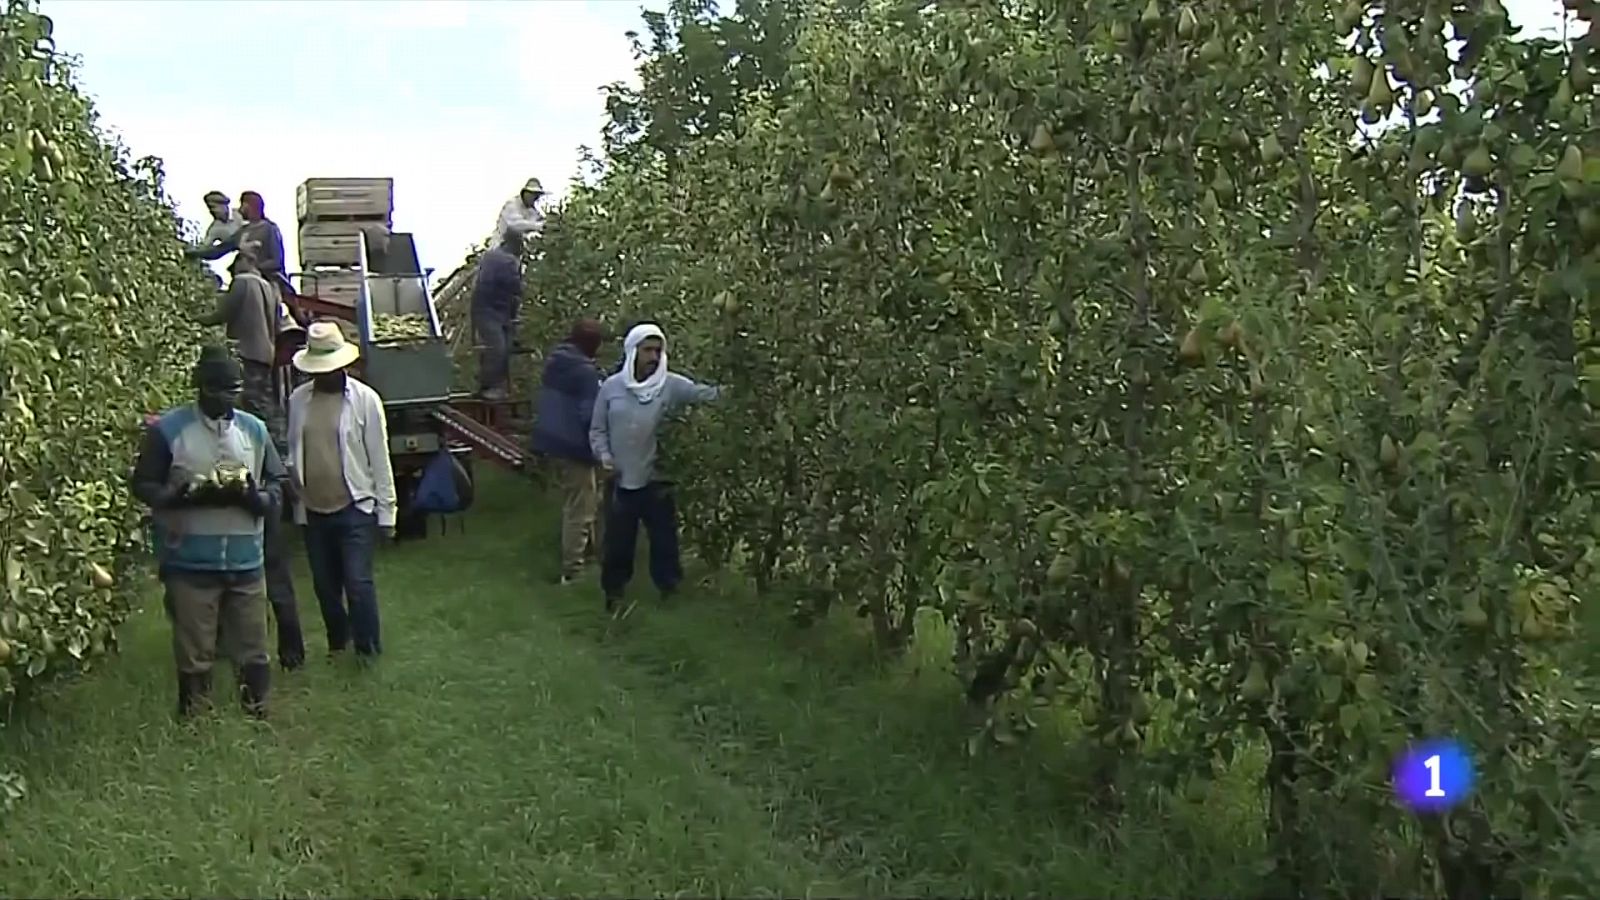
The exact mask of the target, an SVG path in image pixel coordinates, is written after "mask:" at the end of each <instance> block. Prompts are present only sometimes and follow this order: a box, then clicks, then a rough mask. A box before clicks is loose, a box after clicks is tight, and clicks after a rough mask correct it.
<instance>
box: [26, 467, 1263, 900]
mask: <svg viewBox="0 0 1600 900" xmlns="http://www.w3.org/2000/svg"><path fill="white" fill-rule="evenodd" d="M485 485H486V487H487V489H486V490H481V491H480V492H479V504H480V508H479V509H478V510H475V511H474V513H473V514H472V515H471V516H469V517H468V519H467V528H466V533H465V534H464V535H458V534H456V533H454V531H452V533H451V534H450V535H448V536H446V537H433V538H430V539H429V540H428V541H427V542H425V543H423V544H417V545H409V546H402V547H399V548H394V549H393V550H390V551H387V552H386V553H385V554H384V556H383V557H382V558H381V560H380V565H379V573H378V574H379V590H380V596H381V598H382V603H383V615H384V630H385V636H384V642H385V649H386V658H385V659H384V661H383V662H382V663H381V665H380V666H379V667H377V668H376V669H374V670H372V671H357V670H354V669H346V668H344V667H342V666H334V665H332V664H330V663H328V662H326V661H325V660H323V659H322V658H321V655H320V654H321V650H322V647H323V642H322V638H321V634H320V628H319V627H317V622H318V618H317V614H316V612H315V603H314V601H313V599H312V597H311V592H310V590H309V586H308V584H307V583H306V580H305V579H304V578H302V579H301V584H302V591H301V593H302V596H301V610H302V616H303V617H305V619H306V621H307V627H308V643H309V644H310V650H311V655H312V657H313V658H312V662H311V664H310V665H309V666H308V667H307V670H306V671H304V672H301V673H296V674H294V675H290V676H282V675H280V676H278V679H277V681H276V683H275V695H274V711H273V719H272V721H271V723H270V724H269V725H267V726H258V725H253V724H251V723H249V722H247V721H246V720H244V719H243V718H242V716H241V715H240V714H239V713H237V711H236V710H235V709H233V708H231V707H228V708H225V710H224V711H222V712H220V713H219V714H217V715H216V716H215V717H213V718H210V719H207V720H205V721H203V722H202V723H200V724H199V726H198V727H196V728H192V729H191V728H184V727H182V726H179V725H177V724H175V723H173V722H172V721H171V708H172V705H173V702H174V697H173V686H172V677H171V674H170V662H169V660H170V656H169V649H168V644H167V631H166V624H165V622H164V621H163V620H162V618H161V615H160V612H159V604H158V603H152V604H150V607H151V608H149V609H147V610H145V611H144V612H143V613H141V614H140V615H138V616H137V617H136V618H135V619H134V621H132V622H130V623H129V625H128V626H127V628H126V630H125V634H124V642H123V643H124V650H123V653H122V655H121V657H120V658H118V659H115V660H112V661H110V662H109V663H107V664H106V665H105V666H103V667H102V668H100V669H98V670H97V671H95V672H94V673H92V674H90V675H89V676H87V677H85V678H82V679H78V680H76V681H74V682H71V683H68V684H64V685H61V686H60V687H59V688H57V689H54V690H53V691H52V696H49V697H48V698H47V705H46V707H45V709H44V710H43V711H42V712H41V711H37V710H25V711H23V712H20V713H18V714H17V715H16V716H15V717H14V718H13V720H12V721H11V723H10V725H9V727H8V728H6V729H5V730H4V731H3V732H0V768H15V769H18V770H20V771H21V772H22V773H23V774H24V775H25V776H26V778H27V779H28V783H29V786H30V795H29V797H28V799H27V800H26V801H24V802H23V803H22V804H21V805H19V806H18V807H17V808H16V809H15V810H13V812H11V813H10V814H8V815H7V816H6V817H5V818H4V819H3V820H0V894H5V895H9V896H72V895H77V896H84V895H97V896H111V895H122V896H128V895H144V896H185V895H187V896H199V895H209V896H313V895H317V896H418V895H441V894H442V895H452V896H497V897H498V896H513V895H515V896H528V895H545V896H549V895H567V896H572V895H582V896H620V895H633V896H639V895H661V894H667V895H670V894H684V895H692V896H735V895H737V896H766V895H776V894H783V895H788V896H796V895H823V896H842V895H857V896H859V895H885V894H895V895H901V896H909V895H924V896H927V895H965V896H978V895H986V894H1013V895H1015V894H1045V893H1049V894H1055V895H1058V896H1083V897H1088V896H1101V897H1103V896H1160V895H1165V896H1176V895H1179V894H1188V895H1208V896H1225V895H1239V894H1241V893H1243V892H1246V891H1248V890H1249V889H1250V888H1251V887H1252V886H1253V880H1252V879H1253V876H1252V874H1251V873H1252V872H1253V870H1254V869H1255V864H1256V863H1257V861H1258V859H1259V846H1258V845H1259V843H1260V841H1259V832H1260V826H1259V815H1260V814H1259V810H1258V809H1256V804H1255V801H1254V795H1253V793H1252V792H1251V791H1250V790H1248V788H1247V787H1246V786H1244V785H1230V784H1226V783H1224V784H1219V785H1217V786H1216V787H1215V788H1214V789H1213V794H1214V796H1213V797H1212V798H1211V799H1210V800H1208V801H1206V802H1204V803H1203V804H1202V805H1201V806H1199V807H1187V806H1170V805H1168V806H1155V805H1151V806H1150V807H1149V808H1147V809H1138V808H1136V809H1135V810H1134V811H1133V812H1132V813H1131V814H1130V815H1129V816H1127V817H1125V819H1124V823H1123V824H1122V825H1120V826H1119V827H1118V828H1117V829H1116V830H1114V831H1110V830H1107V829H1105V828H1104V827H1101V826H1100V825H1098V824H1097V823H1095V822H1094V821H1092V820H1090V819H1088V818H1087V814H1086V812H1085V810H1084V808H1083V804H1082V800H1081V791H1080V788H1081V785H1080V784H1079V781H1078V779H1077V778H1076V777H1075V774H1074V773H1075V771H1076V767H1075V765H1074V759H1073V756H1072V754H1071V753H1070V752H1068V751H1067V750H1066V748H1065V746H1061V747H1052V746H1049V745H1048V742H1049V738H1048V737H1047V738H1046V739H1045V740H1044V741H1043V742H1036V744H1035V746H1034V747H1032V748H1030V749H1029V750H1027V751H1025V752H1023V753H1012V754H1002V755H989V756H984V757H980V758H978V759H975V760H972V759H967V758H965V757H964V755H963V754H962V750H961V745H962V737H963V732H962V731H961V717H960V708H959V703H958V702H957V700H956V695H955V693H954V692H953V691H952V690H951V686H950V684H949V683H948V681H947V679H948V676H947V675H943V674H941V671H940V665H939V664H940V660H939V659H938V658H937V656H936V655H935V654H936V653H937V651H935V650H931V649H928V650H922V651H919V652H918V653H915V654H913V655H912V657H911V658H909V659H907V660H906V661H904V662H903V663H902V664H897V665H895V666H892V667H888V668H887V669H885V668H880V667H878V666H876V665H874V664H872V663H871V662H870V661H869V660H867V659H866V658H865V656H864V654H863V653H862V652H861V647H862V644H861V642H860V638H859V636H858V635H856V634H855V633H854V632H853V630H852V629H851V628H850V623H849V622H840V623H830V624H829V626H828V627H825V628H818V629H815V630H812V631H806V632H801V631H796V630H795V629H793V628H792V627H789V626H787V625H786V624H785V623H784V622H783V621H782V616H781V612H782V610H781V609H780V608H778V607H777V606H776V605H773V604H767V605H762V604H758V603H756V602H754V601H753V600H751V599H750V598H749V597H747V596H745V595H744V594H743V593H742V592H741V590H740V589H739V588H738V586H737V585H727V584H717V585H714V586H706V587H697V588H695V589H687V588H686V590H685V591H684V592H683V594H684V596H683V597H682V598H681V600H679V601H678V602H677V603H676V604H675V605H674V607H673V608H670V609H661V608H659V607H657V606H655V605H653V604H652V603H651V602H650V600H651V596H652V595H653V592H650V591H648V585H647V584H641V583H636V588H637V589H638V590H639V591H640V594H641V600H642V601H643V602H641V604H640V607H639V609H638V610H637V611H636V612H635V613H634V615H633V617H632V618H631V619H630V620H629V622H628V623H627V626H626V628H625V629H623V630H614V629H608V628H607V627H606V625H605V619H604V617H603V615H602V614H601V612H600V602H599V596H598V593H597V591H596V590H595V588H593V587H592V586H578V587H572V588H566V589H560V588H556V587H554V586H552V585H550V583H549V577H550V573H551V569H552V568H553V564H554V559H553V556H552V553H551V551H550V550H548V549H547V548H549V547H551V546H552V541H553V534H552V532H553V525H554V522H553V517H554V511H553V509H552V507H551V505H550V504H549V503H547V502H545V501H543V500H542V499H541V497H540V495H539V494H538V493H537V492H536V491H535V490H534V489H533V488H531V487H530V486H528V485H526V484H522V483H518V482H513V481H511V480H510V479H506V478H495V479H494V480H493V481H488V480H486V482H485ZM640 576H641V577H642V576H643V568H642V567H641V573H640ZM229 683H230V680H229V679H228V678H227V677H226V676H223V677H221V678H219V682H218V688H219V693H220V690H221V689H222V688H225V687H226V686H227V685H228V684H229ZM1040 743H1043V744H1044V746H1040ZM1150 802H1151V803H1152V804H1154V803H1155V802H1156V801H1154V800H1152V801H1150ZM1161 802H1164V803H1167V802H1170V801H1161Z"/></svg>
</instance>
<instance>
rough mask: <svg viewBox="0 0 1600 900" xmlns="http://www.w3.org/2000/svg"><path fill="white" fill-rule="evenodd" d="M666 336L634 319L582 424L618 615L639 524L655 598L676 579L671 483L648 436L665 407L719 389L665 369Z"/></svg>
mask: <svg viewBox="0 0 1600 900" xmlns="http://www.w3.org/2000/svg"><path fill="white" fill-rule="evenodd" d="M666 340H667V339H666V335H664V334H662V332H661V329H660V328H658V327H657V326H655V325H637V326H634V328H633V329H632V330H631V331H629V332H628V336H627V338H626V339H625V340H624V341H623V349H624V361H623V366H622V371H620V372H618V373H616V374H615V375H612V376H611V377H610V378H607V379H606V380H605V382H604V383H603V384H601V385H600V393H599V395H598V396H596V397H595V401H594V418H593V420H592V421H591V422H590V423H589V444H590V447H591V449H593V450H594V456H595V459H596V460H598V461H599V463H600V468H601V470H602V471H603V472H604V473H605V474H606V475H608V476H610V481H611V490H610V496H609V497H608V502H607V504H606V513H605V514H606V522H605V528H604V541H605V549H604V551H603V553H602V558H601V562H600V587H601V590H603V591H604V592H605V597H606V610H607V611H609V612H611V613H612V614H613V615H617V616H618V617H621V616H625V615H627V614H628V613H629V612H631V611H632V609H633V605H632V604H631V603H630V604H628V605H627V606H626V607H622V606H621V600H622V592H623V589H624V588H626V587H627V586H628V582H629V581H630V580H632V578H633V558H634V554H635V551H636V550H637V547H638V540H639V526H640V524H641V523H642V524H643V525H644V528H645V531H646V533H647V534H648V535H649V538H650V580H651V581H653V582H655V585H656V588H657V589H658V590H659V591H661V597H662V599H663V600H666V599H668V598H669V597H671V596H672V593H673V592H674V591H675V590H677V587H678V583H679V582H680V581H682V580H683V564H682V559H681V557H680V555H679V551H678V509H677V505H676V503H675V502H674V499H673V495H672V483H671V482H670V481H667V480H664V479H662V478H660V477H659V476H658V474H657V472H656V451H657V442H656V437H657V434H658V432H659V431H660V428H661V423H662V421H663V420H664V419H665V418H666V416H667V415H668V414H670V413H672V412H673V411H675V410H677V409H679V408H681V407H684V406H688V405H691V404H696V403H709V402H711V401H714V400H717V399H719V398H720V397H721V396H722V394H723V389H722V388H718V387H713V386H711V385H704V384H697V383H696V382H694V381H692V380H690V379H688V378H685V377H683V376H682V375H678V374H676V373H668V371H667V346H666Z"/></svg>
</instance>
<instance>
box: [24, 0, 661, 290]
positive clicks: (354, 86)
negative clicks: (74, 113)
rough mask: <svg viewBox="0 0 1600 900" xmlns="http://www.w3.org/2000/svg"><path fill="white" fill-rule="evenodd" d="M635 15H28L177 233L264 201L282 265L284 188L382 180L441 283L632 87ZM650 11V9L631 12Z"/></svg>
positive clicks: (56, 4) (72, 8)
mask: <svg viewBox="0 0 1600 900" xmlns="http://www.w3.org/2000/svg"><path fill="white" fill-rule="evenodd" d="M645 5H646V4H645V3H643V2H641V0H609V2H607V0H598V2H579V0H478V2H474V0H453V2H451V0H446V2H439V0H276V2H273V0H252V2H239V0H43V2H42V3H41V4H40V9H41V11H43V12H44V13H46V14H47V15H49V16H50V17H51V18H52V19H54V21H55V24H56V29H55V37H56V42H57V46H58V48H59V49H60V50H62V51H63V52H66V53H71V54H78V55H80V56H81V57H82V59H83V67H82V70H81V80H82V82H83V86H84V88H85V89H86V91H87V92H88V93H89V94H90V96H92V97H93V98H94V100H95V103H96V106H97V108H98V109H99V112H100V114H101V117H102V120H103V123H104V124H106V125H108V126H110V127H111V128H112V129H113V130H114V131H116V132H118V133H120V135H121V137H122V140H123V141H124V143H126V144H127V145H128V146H129V148H130V149H131V150H132V152H133V153H134V154H135V155H136V156H142V155H145V154H153V155H155V156H159V157H161V158H162V159H163V160H164V162H165V164H166V172H167V188H168V190H169V192H170V193H171V194H172V196H173V198H174V199H175V200H176V201H177V203H178V209H179V211H180V212H181V213H182V214H183V215H184V216H185V217H186V218H188V219H191V220H195V221H205V220H209V218H210V216H209V215H207V214H206V212H205V206H204V204H203V203H202V202H201V199H200V198H201V197H202V196H203V195H204V194H205V193H206V192H207V191H210V190H213V189H215V190H220V191H222V192H223V193H225V194H227V195H228V196H230V197H232V198H233V199H234V201H235V203H237V201H238V197H239V194H240V192H242V191H245V190H255V191H258V192H259V193H261V195H262V196H263V197H264V198H265V199H266V203H267V215H268V216H269V217H271V218H272V219H273V220H274V221H276V222H277V223H278V225H279V226H280V227H281V228H282V229H283V234H284V241H285V243H286V244H287V245H288V246H287V247H286V249H287V251H288V256H289V262H290V266H291V268H297V266H296V263H297V261H298V252H297V250H296V246H297V241H296V235H295V231H296V223H295V211H294V194H295V186H296V185H298V184H299V183H300V182H301V181H304V180H305V179H306V178H310V177H392V178H394V179H395V230H397V231H411V232H413V233H414V234H415V235H416V239H417V249H418V252H419V254H420V255H421V257H422V265H423V266H424V267H432V268H433V269H435V270H436V272H435V278H436V279H442V278H443V277H444V276H445V275H447V274H449V272H450V271H451V270H452V269H454V268H455V267H456V266H457V265H459V264H460V263H461V261H462V259H463V258H464V257H465V254H466V251H467V250H468V249H469V248H470V247H471V246H472V245H473V244H476V243H478V242H479V241H481V240H483V239H484V238H486V237H487V236H488V235H489V233H490V232H491V231H492V229H493V226H494V223H495V217H496V215H497V214H498V213H499V211H500V206H501V204H502V203H504V202H505V201H506V200H507V199H509V198H510V197H511V196H512V195H513V194H514V193H516V192H517V190H518V189H519V188H520V187H521V185H522V183H523V182H524V181H525V180H526V179H527V178H528V177H530V176H537V177H538V178H539V179H540V180H542V181H543V182H544V184H545V187H546V189H547V190H549V191H551V192H552V193H559V192H561V191H562V190H563V189H564V188H565V187H566V184H567V182H568V180H569V179H570V178H571V177H572V176H573V175H574V174H575V173H576V172H577V170H578V147H579V146H580V145H583V144H587V145H589V146H597V145H598V144H599V134H600V127H601V124H602V122H603V121H604V116H603V112H604V99H603V95H602V94H601V93H600V88H601V86H603V85H605V84H609V83H611V82H614V81H636V78H635V76H634V66H635V62H634V60H633V57H632V53H631V51H630V48H629V44H628V40H627V38H626V37H625V33H626V32H627V31H628V30H629V29H639V30H642V28H643V26H642V23H641V19H640V11H641V9H643V8H644V7H645ZM648 5H649V6H650V7H652V8H660V7H661V6H662V3H660V2H656V0H650V2H649V3H648Z"/></svg>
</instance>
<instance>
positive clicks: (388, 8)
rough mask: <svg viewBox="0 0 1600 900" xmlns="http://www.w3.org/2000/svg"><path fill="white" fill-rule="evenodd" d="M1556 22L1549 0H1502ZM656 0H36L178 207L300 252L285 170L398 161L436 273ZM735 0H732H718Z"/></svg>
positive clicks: (404, 202) (564, 145) (557, 183)
mask: <svg viewBox="0 0 1600 900" xmlns="http://www.w3.org/2000/svg"><path fill="white" fill-rule="evenodd" d="M1503 2H1504V3H1505V5H1506V7H1507V9H1508V10H1509V11H1510V13H1511V15H1512V17H1513V19H1514V20H1515V21H1516V22H1518V23H1519V24H1521V25H1523V26H1524V27H1527V28H1530V29H1536V30H1539V31H1544V32H1546V33H1558V29H1559V26H1560V22H1561V4H1560V2H1559V0H1503ZM664 5H665V0H647V2H643V0H250V2H243V0H43V2H42V3H41V5H40V8H41V9H42V11H43V12H45V13H46V14H48V15H50V16H51V17H52V18H53V19H54V20H55V23H56V41H57V46H58V47H59V48H60V49H61V50H62V51H64V52H67V53H73V54H79V55H81V56H82V58H83V68H82V72H81V78H82V81H83V85H84V87H85V89H86V90H87V91H88V93H89V94H90V96H92V97H93V98H94V99H95V102H96V105H97V107H98V109H99V111H100V114H101V117H102V120H103V123H104V124H106V125H108V126H110V127H111V128H112V129H113V130H115V131H116V132H118V133H120V135H121V136H122V139H123V141H124V142H125V143H126V144H128V146H129V147H130V149H131V150H132V151H133V152H134V154H135V155H138V156H142V155H146V154H153V155H155V156H159V157H161V158H162V159H163V160H164V161H165V162H166V171H167V187H168V190H169V191H170V192H171V194H172V195H173V198H174V199H175V200H176V201H177V203H178V209H179V211H180V212H181V213H182V214H183V215H184V216H185V217H186V218H189V219H191V220H195V221H196V222H203V221H204V220H206V219H208V218H209V216H207V215H206V212H205V208H204V204H203V203H202V202H201V200H200V198H201V197H202V196H203V195H204V194H205V193H206V192H207V191H210V190H220V191H222V192H223V193H226V194H227V195H228V196H230V197H232V198H234V200H235V201H236V202H237V200H238V197H239V194H240V192H241V191H245V190H255V191H258V192H260V193H261V194H262V196H263V197H265V198H266V202H267V214H268V215H269V216H270V217H272V218H273V219H274V220H276V221H277V222H278V224H279V226H281V227H282V229H283V233H284V241H285V243H286V244H287V245H288V246H287V248H286V249H287V250H288V255H289V261H290V264H291V267H293V266H294V264H295V263H296V262H297V260H298V254H297V251H296V246H297V241H296V234H295V231H296V225H295V212H294V191H295V186H296V185H297V184H299V183H300V182H301V181H303V180H305V179H306V178H311V177H392V178H394V179H395V229H396V230H398V231H411V232H413V233H414V234H415V235H416V238H417V249H418V252H419V253H420V255H421V257H422V265H423V266H424V267H431V268H434V269H435V270H436V278H441V279H442V278H443V277H444V276H445V275H447V274H448V273H449V272H450V271H451V270H453V269H454V268H455V267H456V266H458V265H459V264H460V263H461V261H462V260H463V258H464V257H465V254H466V252H467V250H468V249H469V248H470V247H471V246H472V245H474V244H476V243H478V242H479V241H481V240H483V239H484V238H485V237H487V236H488V234H489V232H490V231H491V230H492V228H493V225H494V221H495V216H496V214H497V213H498V212H499V210H500V205H501V204H502V203H504V202H505V201H506V200H507V199H508V198H510V197H511V196H512V194H514V193H515V192H516V191H517V189H518V188H519V187H520V186H521V184H522V182H523V181H524V180H526V179H527V178H528V177H529V176H537V177H538V178H540V179H541V180H542V181H543V182H544V184H545V187H546V189H548V190H550V191H551V192H552V193H560V192H561V191H562V190H563V189H564V188H565V187H566V184H567V181H568V180H569V179H570V178H571V177H572V176H573V175H574V174H575V173H576V172H577V168H578V147H579V146H580V145H583V144H588V145H590V146H596V145H597V144H598V143H599V132H600V126H601V123H602V122H603V121H604V115H603V113H604V105H603V104H604V100H603V96H602V94H601V92H600V88H601V87H602V86H603V85H606V84H609V83H611V82H614V81H630V82H634V81H636V78H635V75H634V66H635V62H634V60H633V58H632V54H631V51H630V49H629V45H628V41H627V38H626V37H625V33H626V32H627V31H628V30H629V29H641V30H642V25H641V20H640V11H641V10H642V9H643V8H644V7H645V6H649V7H650V8H654V9H661V8H664ZM723 5H724V6H725V7H728V8H731V7H732V5H733V4H732V0H727V2H725V3H724V4H723Z"/></svg>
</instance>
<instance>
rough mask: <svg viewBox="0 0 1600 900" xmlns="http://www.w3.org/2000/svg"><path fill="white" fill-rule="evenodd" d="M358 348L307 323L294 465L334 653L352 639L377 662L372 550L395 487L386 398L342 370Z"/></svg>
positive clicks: (330, 329) (387, 530)
mask: <svg viewBox="0 0 1600 900" xmlns="http://www.w3.org/2000/svg"><path fill="white" fill-rule="evenodd" d="M360 355H361V350H360V348H359V347H357V346H356V345H355V344H352V343H350V342H348V341H346V340H345V337H344V332H343V331H342V330H341V329H340V328H339V326H338V324H337V323H334V322H313V323H311V328H310V330H309V331H308V332H307V333H306V348H305V349H304V350H301V351H299V352H298V353H296V354H295V355H294V366H295V368H297V369H299V370H300V371H302V372H304V373H306V374H307V375H309V376H311V379H312V380H311V381H310V382H309V383H307V384H302V385H301V386H299V387H297V388H295V390H294V393H292V394H290V395H289V461H288V464H289V474H290V478H291V479H292V481H293V484H294V488H295V501H296V502H295V520H296V521H297V522H299V523H300V524H302V525H305V526H306V559H307V561H308V562H309V563H310V564H311V585H312V587H313V588H314V589H315V590H316V592H317V602H318V603H319V604H320V605H321V607H322V621H323V624H324V625H326V626H327V629H328V652H329V653H338V652H339V651H341V650H343V649H345V647H346V646H347V645H349V644H354V645H355V651H356V656H357V658H358V659H361V660H363V661H371V660H372V659H373V658H375V657H376V656H377V655H378V654H379V653H381V652H382V651H383V644H382V641H380V640H379V627H378V592H377V588H376V586H375V584H374V583H373V577H372V564H373V555H374V553H375V552H376V550H377V543H378V535H379V534H380V533H381V534H382V535H383V536H384V537H385V538H392V537H394V524H395V512H396V496H395V486H394V469H393V467H392V466H391V464H390V462H389V434H388V431H389V427H388V422H387V420H386V418H385V416H384V412H383V398H382V397H380V396H378V392H377V391H375V390H373V389H372V388H370V387H368V386H367V385H365V384H363V383H361V382H360V381H358V380H356V379H355V378H353V377H351V376H350V375H349V374H348V373H347V372H346V369H348V368H349V367H350V365H351V364H353V363H354V362H355V361H356V360H357V359H358V358H359V357H360ZM346 601H348V602H349V607H348V609H347V608H346V605H345V604H346Z"/></svg>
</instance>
